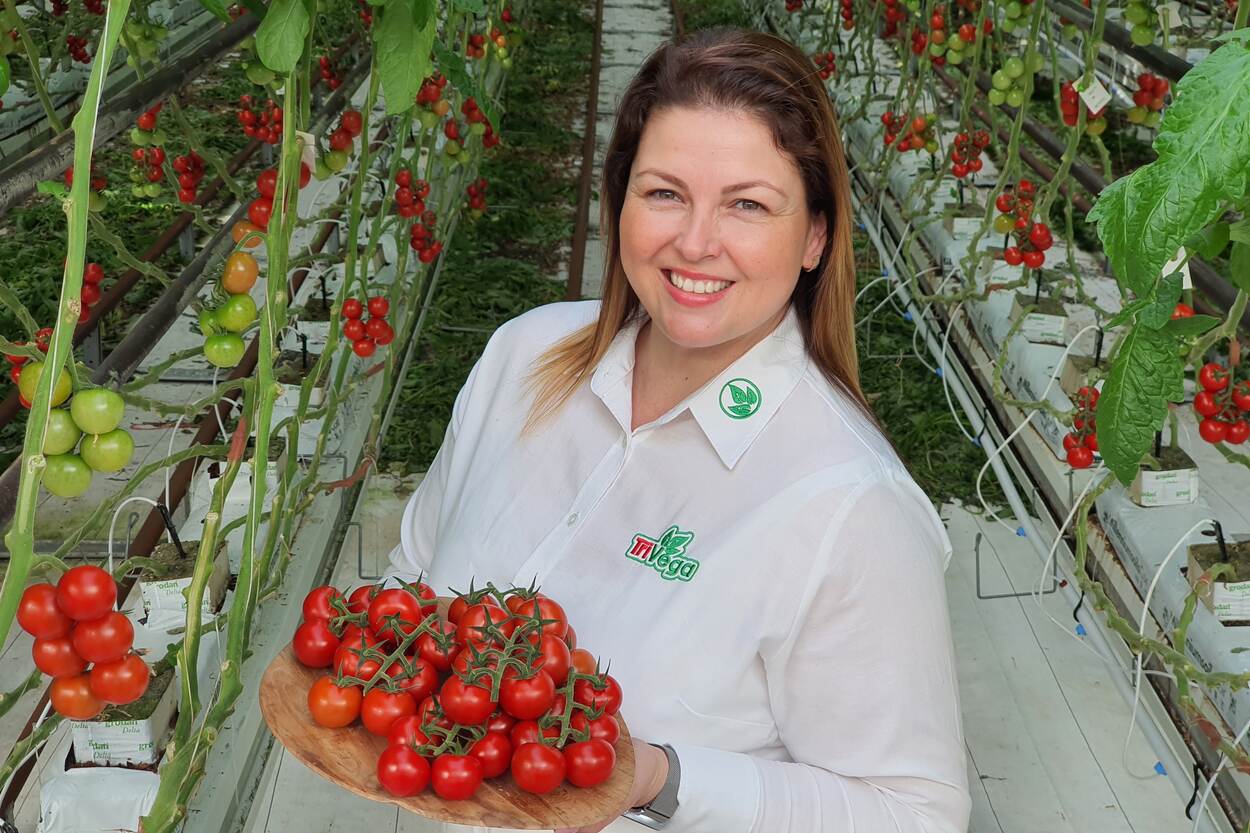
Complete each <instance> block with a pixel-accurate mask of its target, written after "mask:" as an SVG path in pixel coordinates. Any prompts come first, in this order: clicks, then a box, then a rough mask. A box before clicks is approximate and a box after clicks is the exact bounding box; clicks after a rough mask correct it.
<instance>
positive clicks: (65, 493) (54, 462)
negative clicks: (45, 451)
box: [43, 454, 91, 498]
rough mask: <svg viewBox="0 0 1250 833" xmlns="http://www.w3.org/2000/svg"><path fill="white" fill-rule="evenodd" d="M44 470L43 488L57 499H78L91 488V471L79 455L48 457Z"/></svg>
mask: <svg viewBox="0 0 1250 833" xmlns="http://www.w3.org/2000/svg"><path fill="white" fill-rule="evenodd" d="M47 460H48V467H47V468H45V469H44V470H43V487H44V488H45V489H47V490H48V491H49V492H51V493H52V494H54V495H56V496H57V497H62V498H71V497H78V496H79V495H81V494H82V493H83V492H85V491H87V489H89V488H91V469H90V468H89V467H88V466H87V464H86V463H84V462H83V459H82V458H81V457H79V456H78V455H77V454H56V455H54V456H52V457H48V458H47Z"/></svg>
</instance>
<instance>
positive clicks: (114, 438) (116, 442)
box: [78, 428, 135, 472]
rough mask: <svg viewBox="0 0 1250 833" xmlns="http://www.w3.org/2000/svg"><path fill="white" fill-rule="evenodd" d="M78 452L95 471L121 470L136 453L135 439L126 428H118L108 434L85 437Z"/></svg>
mask: <svg viewBox="0 0 1250 833" xmlns="http://www.w3.org/2000/svg"><path fill="white" fill-rule="evenodd" d="M78 454H79V456H81V457H82V460H83V462H84V463H86V464H87V465H88V466H90V467H91V468H92V469H94V470H95V471H104V472H111V471H121V470H122V469H124V468H126V464H127V463H129V462H130V458H131V457H133V456H134V454H135V441H134V440H132V439H131V438H130V434H128V433H126V431H125V429H123V428H116V429H114V430H112V431H109V432H108V433H107V434H99V435H89V436H87V437H85V438H84V439H83V441H82V445H81V446H80V447H79V449H78Z"/></svg>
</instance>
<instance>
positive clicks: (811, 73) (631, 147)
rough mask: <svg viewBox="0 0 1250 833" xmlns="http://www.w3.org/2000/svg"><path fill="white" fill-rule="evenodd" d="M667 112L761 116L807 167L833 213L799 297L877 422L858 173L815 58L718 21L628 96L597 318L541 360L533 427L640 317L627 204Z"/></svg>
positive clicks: (821, 210)
mask: <svg viewBox="0 0 1250 833" xmlns="http://www.w3.org/2000/svg"><path fill="white" fill-rule="evenodd" d="M669 107H691V108H712V109H718V110H730V111H735V112H742V113H745V114H747V115H750V116H754V117H755V118H757V119H759V120H760V121H761V122H762V123H763V124H765V125H767V126H768V127H769V128H770V129H771V131H772V134H773V142H774V144H775V145H776V147H777V148H778V149H779V150H780V151H781V152H782V153H783V154H785V155H787V156H788V157H789V158H790V159H791V160H793V161H794V163H795V164H796V165H797V166H798V170H799V173H800V176H801V178H802V180H803V186H804V189H805V191H806V196H807V207H808V211H809V212H810V213H811V216H815V215H816V214H823V215H824V216H825V220H826V223H827V229H828V232H827V239H826V242H825V248H824V251H823V252H822V253H821V257H820V261H819V263H817V265H816V267H815V268H813V269H810V270H803V271H802V272H801V274H800V276H799V281H798V284H797V285H796V286H795V289H794V294H793V295H792V296H791V299H790V303H791V304H792V305H793V306H794V308H795V311H796V313H797V317H798V321H799V323H800V327H801V330H802V333H803V341H804V343H805V345H806V348H807V353H808V355H809V356H810V357H811V359H812V361H813V362H814V363H815V364H816V366H817V367H819V368H820V370H821V372H822V373H823V374H824V376H825V378H826V379H828V380H829V382H830V384H832V385H833V386H834V387H835V388H836V389H840V390H842V391H843V392H844V393H845V394H847V395H848V397H849V398H850V399H851V401H853V402H854V403H855V404H856V405H857V406H858V407H859V408H860V410H861V411H862V412H863V413H864V415H865V416H866V417H868V419H869V420H870V421H872V422H873V423H874V424H875V423H876V420H875V419H874V418H873V415H872V410H871V408H869V406H868V403H867V401H866V400H865V399H864V394H863V391H861V390H860V386H859V359H858V357H857V355H856V352H855V263H854V254H853V251H852V248H851V196H850V177H849V174H848V173H847V167H846V156H845V155H844V153H843V150H842V140H841V134H840V132H839V130H838V125H837V120H836V119H835V117H834V114H833V107H832V105H831V103H830V101H829V95H828V93H827V92H826V90H825V87H824V84H823V82H822V81H821V79H820V76H819V75H818V73H817V70H816V68H815V67H814V66H813V64H812V62H811V61H810V60H809V59H808V58H807V56H805V55H804V54H803V53H802V52H801V51H800V50H799V49H798V48H797V47H795V46H794V45H793V44H791V43H790V42H789V41H786V40H783V39H781V38H777V37H774V36H772V35H768V34H764V33H762V32H755V31H749V30H744V29H730V28H725V27H717V28H713V29H705V30H701V31H698V32H695V33H693V34H690V35H688V36H686V37H683V38H680V39H677V40H673V41H669V42H667V43H665V44H664V45H662V46H660V47H659V48H658V49H657V50H656V51H655V52H654V53H652V54H651V56H650V57H648V58H647V60H646V62H645V63H644V64H643V66H642V68H641V69H640V70H639V71H638V74H637V75H636V76H634V79H633V80H632V81H631V82H630V84H629V87H628V88H627V89H626V91H625V94H624V96H623V97H622V98H621V101H620V105H619V106H618V108H617V111H616V123H615V126H614V128H613V130H612V138H611V141H610V142H609V144H608V148H607V154H606V156H605V158H604V163H603V182H602V183H601V186H600V192H599V193H600V223H599V227H600V228H601V229H603V233H604V235H605V236H604V241H605V243H606V246H607V258H606V262H605V264H604V274H603V298H602V303H601V307H600V310H599V317H598V320H597V321H595V322H594V323H593V324H589V325H587V326H585V327H583V328H581V329H579V330H577V331H575V332H573V333H571V334H570V335H568V336H566V337H564V338H563V339H561V340H560V341H558V342H556V343H555V344H554V345H552V346H551V347H550V348H548V350H547V351H546V352H544V353H543V354H542V355H541V356H540V357H539V358H538V360H537V361H536V362H535V366H534V370H533V371H532V372H531V374H530V376H529V378H528V381H529V384H530V386H531V388H532V389H536V391H537V392H536V395H535V399H534V403H533V405H532V406H531V408H530V412H529V416H528V419H527V420H526V423H525V427H524V429H523V433H526V432H528V431H530V430H531V429H532V428H533V427H534V426H536V425H537V424H539V423H540V422H542V421H543V420H544V419H546V418H547V417H548V416H550V415H551V414H553V413H555V412H556V411H558V410H559V409H560V408H561V407H562V406H563V405H564V403H565V402H566V401H568V398H569V397H570V396H572V394H573V392H574V391H575V390H577V388H578V387H579V386H580V385H581V384H582V382H583V381H585V380H587V379H588V378H589V377H590V375H591V374H593V372H594V369H595V367H596V366H597V365H598V363H599V360H600V359H602V358H603V356H604V354H605V353H606V352H607V350H608V347H609V345H611V343H612V340H613V339H614V338H615V337H616V334H617V333H618V332H619V331H620V330H621V328H622V327H623V326H625V324H626V323H627V322H629V321H630V320H631V319H632V318H633V317H634V316H635V315H640V314H641V312H640V308H641V304H640V302H639V300H638V296H637V295H636V294H635V293H634V291H633V288H632V287H630V285H629V280H628V279H627V278H626V276H625V272H624V269H623V268H622V266H621V248H620V217H621V209H622V206H623V205H624V204H625V193H626V188H627V186H628V183H629V175H630V170H631V168H632V167H633V163H634V158H635V156H636V155H637V153H638V145H639V142H640V141H641V139H642V133H643V129H644V128H645V127H646V124H647V119H648V118H649V117H650V115H651V113H652V112H655V111H656V110H657V109H661V108H669Z"/></svg>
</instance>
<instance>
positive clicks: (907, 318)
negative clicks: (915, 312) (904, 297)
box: [903, 310, 911, 321]
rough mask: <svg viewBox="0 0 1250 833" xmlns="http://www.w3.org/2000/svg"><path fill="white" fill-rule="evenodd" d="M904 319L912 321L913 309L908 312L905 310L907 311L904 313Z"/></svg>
mask: <svg viewBox="0 0 1250 833" xmlns="http://www.w3.org/2000/svg"><path fill="white" fill-rule="evenodd" d="M903 320H904V321H910V320H911V311H910V310H909V311H907V312H905V313H903Z"/></svg>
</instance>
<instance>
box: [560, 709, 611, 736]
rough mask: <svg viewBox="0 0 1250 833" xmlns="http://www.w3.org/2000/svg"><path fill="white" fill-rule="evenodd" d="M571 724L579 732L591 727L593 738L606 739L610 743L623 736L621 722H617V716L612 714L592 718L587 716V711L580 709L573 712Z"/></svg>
mask: <svg viewBox="0 0 1250 833" xmlns="http://www.w3.org/2000/svg"><path fill="white" fill-rule="evenodd" d="M569 725H571V726H572V727H573V728H574V729H577V730H578V731H579V732H580V731H583V730H586V729H589V730H590V736H591V737H592V738H598V739H600V740H606V741H607V742H608V743H613V744H614V743H616V742H617V741H618V740H620V737H621V724H619V723H617V722H616V718H615V717H613V716H612V715H610V714H604V715H600V716H599V717H596V718H594V719H591V718H588V717H586V712H584V711H582V710H581V709H578V710H576V711H574V712H573V717H572V718H570V720H569Z"/></svg>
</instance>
